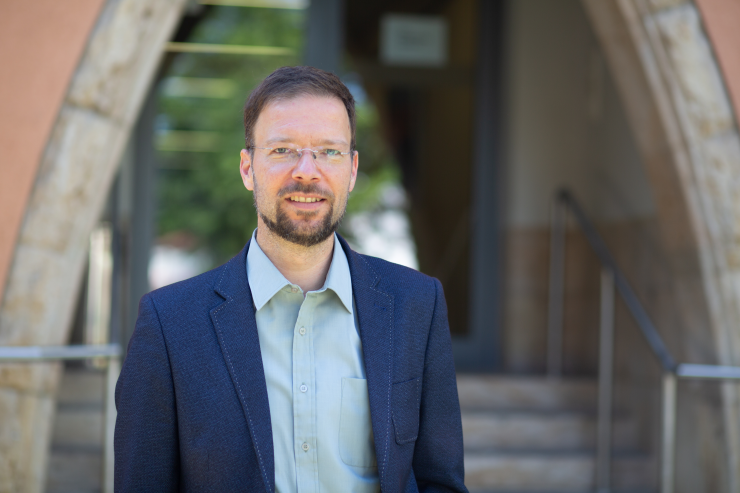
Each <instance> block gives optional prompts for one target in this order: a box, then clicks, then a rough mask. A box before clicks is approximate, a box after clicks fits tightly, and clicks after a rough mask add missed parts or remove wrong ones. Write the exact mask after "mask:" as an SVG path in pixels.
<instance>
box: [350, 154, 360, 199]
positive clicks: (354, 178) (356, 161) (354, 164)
mask: <svg viewBox="0 0 740 493" xmlns="http://www.w3.org/2000/svg"><path fill="white" fill-rule="evenodd" d="M359 162H360V153H359V152H357V151H354V153H353V154H352V176H351V177H350V179H349V191H350V192H351V191H352V190H353V189H354V188H355V182H356V181H357V167H358V166H359Z"/></svg>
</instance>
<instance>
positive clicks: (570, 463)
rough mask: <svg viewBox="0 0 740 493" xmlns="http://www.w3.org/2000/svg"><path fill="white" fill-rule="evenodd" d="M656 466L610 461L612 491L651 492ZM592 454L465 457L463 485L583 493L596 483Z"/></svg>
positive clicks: (636, 459)
mask: <svg viewBox="0 0 740 493" xmlns="http://www.w3.org/2000/svg"><path fill="white" fill-rule="evenodd" d="M656 471H657V466H656V464H654V463H653V461H651V460H650V459H649V458H648V457H646V456H644V455H622V456H617V457H615V458H614V459H613V461H612V485H613V486H614V488H615V489H622V490H628V491H650V490H652V488H653V485H655V484H656V480H655V474H656ZM595 477H596V466H595V459H594V456H593V454H575V453H554V454H552V453H551V454H545V453H520V454H513V453H472V452H468V453H466V454H465V484H466V486H467V487H468V488H469V489H470V490H471V491H490V492H499V491H507V492H527V493H534V492H545V491H548V492H569V493H576V492H586V491H593V490H594V488H595V483H596V479H595Z"/></svg>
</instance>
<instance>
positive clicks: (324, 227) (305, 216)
mask: <svg viewBox="0 0 740 493" xmlns="http://www.w3.org/2000/svg"><path fill="white" fill-rule="evenodd" d="M295 192H300V193H305V194H315V195H320V196H321V197H323V198H324V200H325V201H326V202H327V203H328V204H329V210H328V211H327V212H326V214H325V215H324V218H323V219H322V220H321V222H320V223H319V224H317V225H315V226H313V227H311V226H309V223H308V222H309V220H311V219H312V218H314V217H315V216H316V215H317V214H318V212H301V213H299V217H301V219H299V224H295V223H294V222H293V221H292V220H291V219H290V218H289V217H288V214H287V213H286V212H285V210H284V209H283V199H282V198H281V197H285V196H286V195H290V194H291V193H295ZM257 195H258V193H257V182H256V180H255V183H254V194H253V196H254V208H255V209H256V210H257V214H258V215H259V217H260V218H261V219H262V221H263V222H264V223H265V225H266V226H267V229H269V230H270V231H272V232H273V233H275V234H276V235H277V236H279V237H280V238H282V239H284V240H286V241H289V242H291V243H295V244H296V245H301V246H304V247H312V246H314V245H318V244H319V243H321V242H323V241H325V240H326V239H327V238H329V237H330V236H331V235H333V234H334V232H335V231H336V230H337V228H339V225H340V224H341V222H342V219H343V218H344V213H345V211H346V210H347V200H346V199H345V201H344V204H342V205H341V208H342V212H341V213H340V214H339V215H338V217H336V218H335V217H334V204H335V201H334V195H333V194H332V193H331V192H328V193H327V192H324V191H322V190H320V189H319V188H318V187H317V186H315V185H305V184H302V183H294V184H293V185H291V186H288V187H284V188H281V189H280V190H279V191H278V194H277V195H278V197H280V198H278V199H277V201H276V202H277V204H276V207H275V210H276V212H275V219H271V218H269V217H267V216H266V215H265V214H264V211H262V210H261V208H260V207H259V205H258V201H257Z"/></svg>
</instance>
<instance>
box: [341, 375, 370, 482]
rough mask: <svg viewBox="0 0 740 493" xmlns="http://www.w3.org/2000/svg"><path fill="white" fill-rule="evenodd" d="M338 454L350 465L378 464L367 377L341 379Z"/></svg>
mask: <svg viewBox="0 0 740 493" xmlns="http://www.w3.org/2000/svg"><path fill="white" fill-rule="evenodd" d="M339 455H340V456H341V458H342V461H343V462H344V463H345V464H347V465H348V466H354V467H375V466H376V461H375V448H374V441H373V427H372V422H371V421H370V399H369V397H368V393H367V380H365V379H362V378H346V377H345V378H342V408H341V411H340V415H339Z"/></svg>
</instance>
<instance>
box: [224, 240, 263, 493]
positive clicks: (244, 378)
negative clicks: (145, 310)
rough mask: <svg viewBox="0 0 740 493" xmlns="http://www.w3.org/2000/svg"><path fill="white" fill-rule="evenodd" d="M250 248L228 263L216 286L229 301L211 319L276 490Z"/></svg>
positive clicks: (259, 456) (257, 451)
mask: <svg viewBox="0 0 740 493" xmlns="http://www.w3.org/2000/svg"><path fill="white" fill-rule="evenodd" d="M248 251H249V243H247V244H246V246H245V247H244V248H243V249H242V251H241V252H240V253H239V255H237V256H236V257H234V258H232V259H231V260H229V262H227V263H226V264H225V265H224V267H223V270H222V271H221V277H220V278H219V280H218V282H217V283H216V285H215V287H214V289H215V291H216V292H217V293H218V294H219V295H221V296H222V297H223V298H224V300H225V301H224V302H223V303H221V304H220V305H219V306H217V307H216V308H214V309H213V310H211V320H212V321H213V326H214V329H215V330H216V335H217V337H218V342H219V345H220V346H221V352H222V353H223V356H224V361H225V362H226V366H227V368H228V370H229V374H230V375H231V380H232V381H233V383H234V389H235V390H236V393H237V394H238V396H239V401H240V402H241V405H242V409H243V410H244V416H245V418H246V420H247V425H248V427H249V433H250V436H251V438H252V445H253V446H254V449H255V454H256V455H257V460H258V461H259V467H260V471H261V472H262V479H263V482H264V484H265V490H266V491H267V492H268V493H272V492H274V491H275V454H274V450H273V445H272V423H271V422H270V406H269V403H268V400H267V384H266V383H265V371H264V367H263V365H262V353H261V352H260V341H259V335H258V334H257V322H256V320H255V318H254V305H253V304H252V292H251V291H250V289H249V282H248V281H247V270H246V268H245V265H246V264H245V262H246V257H247V252H248Z"/></svg>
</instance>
